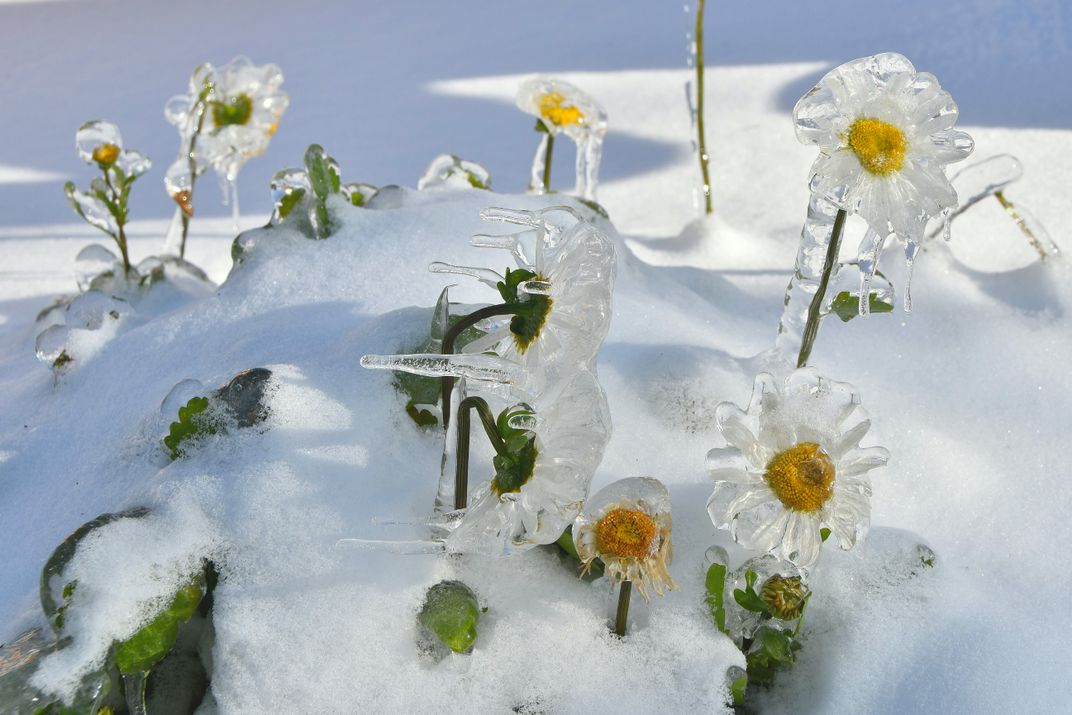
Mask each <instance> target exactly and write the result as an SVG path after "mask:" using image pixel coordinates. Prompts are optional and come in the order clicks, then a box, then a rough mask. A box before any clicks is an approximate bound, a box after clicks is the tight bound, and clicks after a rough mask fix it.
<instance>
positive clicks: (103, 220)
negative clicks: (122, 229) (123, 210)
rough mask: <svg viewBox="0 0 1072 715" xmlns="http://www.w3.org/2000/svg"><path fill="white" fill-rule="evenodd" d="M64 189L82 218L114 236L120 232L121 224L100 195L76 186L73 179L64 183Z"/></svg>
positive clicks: (72, 205)
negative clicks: (97, 195)
mask: <svg viewBox="0 0 1072 715" xmlns="http://www.w3.org/2000/svg"><path fill="white" fill-rule="evenodd" d="M63 190H64V192H65V193H66V194H67V200H68V201H69V202H70V203H71V207H72V208H73V209H74V212H75V213H76V214H78V215H79V216H80V217H81V218H82V220H84V221H85V222H86V223H88V224H89V225H90V226H93V227H94V228H97V229H100V230H101V231H104V232H105V233H107V234H108V235H110V236H113V237H114V236H115V235H116V234H117V233H119V225H118V224H117V223H116V221H115V216H113V215H112V212H111V210H109V208H108V206H107V204H105V203H104V202H103V201H101V200H100V199H99V198H98V197H96V196H93V195H92V194H89V193H87V192H85V191H82V190H81V189H77V188H75V185H74V183H73V182H71V181H68V182H67V183H66V184H64V186H63Z"/></svg>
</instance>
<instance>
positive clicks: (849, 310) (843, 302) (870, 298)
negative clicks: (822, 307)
mask: <svg viewBox="0 0 1072 715" xmlns="http://www.w3.org/2000/svg"><path fill="white" fill-rule="evenodd" d="M867 305H868V307H869V308H870V309H871V312H872V313H892V312H893V306H892V305H890V304H889V303H887V302H885V301H883V300H879V298H878V296H877V295H876V294H875V293H869V294H868V295H867ZM830 310H831V312H833V313H836V314H837V317H839V318H841V321H842V322H844V323H847V322H849V321H850V320H852V319H853V318H855V317H856V316H858V315H859V314H860V299H859V297H857V296H855V295H853V294H852V293H849V292H848V291H847V290H843V291H841V292H840V293H838V294H837V295H836V296H835V297H834V302H833V303H832V304H831V305H830Z"/></svg>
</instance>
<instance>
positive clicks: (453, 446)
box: [432, 380, 466, 536]
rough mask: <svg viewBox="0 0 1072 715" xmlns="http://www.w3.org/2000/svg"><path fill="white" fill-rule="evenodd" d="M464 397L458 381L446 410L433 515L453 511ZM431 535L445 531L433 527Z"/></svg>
mask: <svg viewBox="0 0 1072 715" xmlns="http://www.w3.org/2000/svg"><path fill="white" fill-rule="evenodd" d="M465 395H466V388H465V380H458V381H457V382H455V383H454V389H453V390H452V391H451V393H450V407H449V408H448V409H449V410H450V420H449V422H448V423H447V432H446V434H445V435H444V437H443V457H442V459H441V460H440V462H439V485H438V486H437V487H436V496H435V502H434V503H433V504H432V513H434V514H446V513H449V512H452V511H453V510H454V477H455V474H454V472H455V465H456V460H457V458H458V454H457V450H458V419H457V417H458V405H459V404H460V403H461V401H462V400H463V399H465ZM441 531H442V533H440V532H441ZM433 535H435V536H444V535H445V530H439V529H436V527H434V526H433Z"/></svg>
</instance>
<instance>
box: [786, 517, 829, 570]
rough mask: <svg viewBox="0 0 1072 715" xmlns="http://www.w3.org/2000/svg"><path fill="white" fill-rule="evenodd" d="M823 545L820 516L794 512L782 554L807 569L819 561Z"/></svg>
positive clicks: (787, 528)
mask: <svg viewBox="0 0 1072 715" xmlns="http://www.w3.org/2000/svg"><path fill="white" fill-rule="evenodd" d="M822 545H823V539H822V535H821V534H820V533H819V518H818V515H816V514H805V513H802V512H793V514H792V516H791V517H790V518H789V524H788V526H787V527H786V530H785V538H784V539H783V540H782V553H783V554H785V556H786V558H787V559H788V560H790V561H792V562H793V563H795V564H796V565H797V566H800V567H802V568H807V567H809V566H811V565H812V564H814V563H815V562H816V561H818V560H819V552H820V550H821V549H822Z"/></svg>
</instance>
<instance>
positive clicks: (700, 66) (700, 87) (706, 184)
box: [696, 0, 712, 215]
mask: <svg viewBox="0 0 1072 715" xmlns="http://www.w3.org/2000/svg"><path fill="white" fill-rule="evenodd" d="M703 18H704V0H697V2H696V133H697V144H698V145H699V149H700V173H701V174H702V175H703V194H704V212H705V213H707V214H708V215H710V214H711V212H712V209H711V175H710V173H709V172H708V169H707V139H706V137H705V134H704V59H703Z"/></svg>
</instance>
